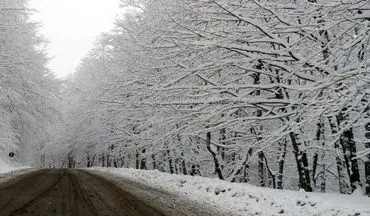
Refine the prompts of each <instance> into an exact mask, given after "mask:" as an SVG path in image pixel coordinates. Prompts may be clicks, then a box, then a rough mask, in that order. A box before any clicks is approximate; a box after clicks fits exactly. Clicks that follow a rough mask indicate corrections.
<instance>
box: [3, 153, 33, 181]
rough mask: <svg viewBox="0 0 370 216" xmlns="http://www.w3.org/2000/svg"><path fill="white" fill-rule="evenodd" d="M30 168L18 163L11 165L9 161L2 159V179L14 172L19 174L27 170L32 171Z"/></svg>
mask: <svg viewBox="0 0 370 216" xmlns="http://www.w3.org/2000/svg"><path fill="white" fill-rule="evenodd" d="M30 168H31V167H29V166H23V165H20V164H17V163H10V162H9V161H7V160H3V159H2V158H0V178H3V177H5V176H6V175H8V174H10V173H14V172H18V171H21V170H25V169H30Z"/></svg>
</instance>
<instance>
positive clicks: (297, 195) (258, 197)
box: [93, 168, 370, 216]
mask: <svg viewBox="0 0 370 216" xmlns="http://www.w3.org/2000/svg"><path fill="white" fill-rule="evenodd" d="M93 170H97V171H100V172H106V173H109V174H112V175H114V176H116V177H117V178H121V177H123V178H126V179H129V180H133V181H136V182H140V183H142V184H145V185H148V186H151V187H154V188H160V189H162V190H164V191H167V192H170V193H175V194H179V195H183V196H186V197H189V199H193V200H197V201H198V202H200V203H201V204H207V203H209V204H210V205H212V207H213V208H214V207H215V206H217V208H219V209H220V210H223V211H224V210H225V209H227V210H228V211H230V212H231V213H233V214H234V215H266V216H267V215H292V216H293V215H294V216H296V215H300V216H306V215H310V216H311V215H317V216H329V215H333V216H334V215H336V216H342V215H343V216H357V215H359V216H364V215H369V216H370V198H369V197H364V196H354V195H338V194H321V193H306V192H304V191H298V192H297V191H286V190H284V191H282V190H273V189H267V188H260V187H256V186H252V185H249V184H239V183H230V182H226V181H220V180H217V179H210V178H203V177H192V176H184V175H171V174H167V173H162V172H159V171H143V170H135V169H123V168H121V169H114V168H93Z"/></svg>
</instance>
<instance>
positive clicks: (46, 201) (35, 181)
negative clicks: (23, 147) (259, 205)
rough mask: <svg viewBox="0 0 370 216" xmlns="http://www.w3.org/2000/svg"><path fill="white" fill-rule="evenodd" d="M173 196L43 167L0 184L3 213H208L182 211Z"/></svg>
mask: <svg viewBox="0 0 370 216" xmlns="http://www.w3.org/2000/svg"><path fill="white" fill-rule="evenodd" d="M173 198H175V197H174V196H172V195H170V194H166V193H164V192H161V191H157V190H154V189H151V188H149V187H148V186H145V185H141V184H138V183H135V182H132V181H129V180H124V179H121V180H120V181H119V184H118V183H117V182H115V181H114V180H109V178H105V177H104V176H102V175H96V174H94V173H92V172H88V171H83V170H72V169H70V170H68V169H43V170H34V171H31V172H25V173H22V174H17V175H16V177H15V178H14V179H12V180H10V181H6V182H3V183H2V184H0V215H1V216H8V215H25V216H30V215H32V216H34V215H56V216H62V215H63V216H67V215H71V216H72V215H73V216H77V215H78V216H121V215H122V216H139V215H140V216H145V215H147V216H164V215H179V216H181V215H193V213H194V215H209V214H207V213H206V212H201V210H200V209H201V208H200V209H198V208H194V209H192V210H191V212H193V213H189V214H188V212H182V210H184V209H183V208H182V207H181V206H173V203H174V202H173V200H172V199H173ZM168 199H170V200H168ZM193 207H195V206H193Z"/></svg>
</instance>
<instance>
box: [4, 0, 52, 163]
mask: <svg viewBox="0 0 370 216" xmlns="http://www.w3.org/2000/svg"><path fill="white" fill-rule="evenodd" d="M26 6H27V5H26V2H25V1H22V0H17V1H10V0H0V158H1V159H4V158H8V154H9V152H13V153H15V155H16V157H15V158H12V161H13V162H18V163H26V162H27V163H28V162H32V160H33V159H34V158H36V161H38V158H39V157H40V155H34V154H32V153H33V152H36V153H37V152H40V151H41V149H42V148H43V145H45V143H43V141H45V140H46V139H47V137H48V136H49V135H48V132H47V130H46V129H47V125H50V124H51V122H52V119H53V117H54V116H56V113H57V112H56V109H55V108H54V105H53V103H54V101H55V100H56V95H57V93H58V91H59V87H58V86H59V83H58V82H57V81H56V80H55V79H54V77H53V75H52V74H51V73H50V72H49V71H48V70H47V69H46V68H45V65H46V63H47V57H46V56H45V54H44V51H43V46H44V42H43V39H42V38H41V37H39V36H38V35H37V33H36V28H37V24H36V23H33V22H30V21H29V16H30V14H31V13H32V11H31V10H29V9H27V7H26Z"/></svg>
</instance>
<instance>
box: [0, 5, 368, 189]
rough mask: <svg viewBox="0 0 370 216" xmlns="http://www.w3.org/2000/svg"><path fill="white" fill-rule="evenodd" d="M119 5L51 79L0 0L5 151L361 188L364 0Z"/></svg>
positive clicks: (24, 23)
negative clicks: (107, 25) (66, 70)
mask: <svg viewBox="0 0 370 216" xmlns="http://www.w3.org/2000/svg"><path fill="white" fill-rule="evenodd" d="M121 7H123V8H127V11H129V13H126V14H124V15H122V16H121V17H120V18H117V20H116V22H115V28H114V29H112V30H111V31H110V32H107V33H104V34H101V36H100V37H99V38H98V39H97V40H96V43H95V46H94V49H92V50H91V51H90V52H89V54H88V55H87V56H85V58H84V59H83V60H82V61H81V64H80V66H79V67H78V68H77V70H76V72H75V73H74V74H73V75H72V76H70V77H68V78H67V79H66V80H59V79H56V78H55V77H54V75H53V73H52V72H51V71H50V70H49V69H47V67H46V64H47V62H48V57H47V56H46V54H45V49H46V48H45V47H46V46H47V42H46V41H45V40H44V39H43V38H42V36H39V35H38V34H37V32H36V29H37V26H38V25H39V24H38V23H33V22H30V21H29V19H28V18H29V16H30V14H31V13H33V12H32V10H30V9H27V4H26V1H7V0H0V29H1V31H0V50H1V53H0V149H1V150H2V152H5V153H4V154H7V152H9V151H14V152H16V155H17V159H16V160H19V161H21V162H24V163H28V164H32V165H33V166H37V167H67V168H83V167H93V166H100V167H127V168H136V169H144V170H154V169H155V170H159V171H161V172H168V173H172V174H183V175H193V176H197V175H199V176H204V177H211V178H219V179H221V180H225V181H230V182H239V183H249V184H253V185H257V186H261V187H268V188H275V189H289V190H299V189H303V190H305V191H308V192H310V191H315V192H323V193H325V192H335V193H342V194H351V193H352V192H353V191H354V190H355V189H358V188H363V189H364V190H365V191H366V194H367V195H370V116H369V115H370V109H369V108H370V100H369V99H370V86H369V85H370V45H369V43H370V2H369V1H368V0H330V1H327V0H248V1H244V0H243V1H242V0H122V1H121ZM5 156H6V155H5Z"/></svg>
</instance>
